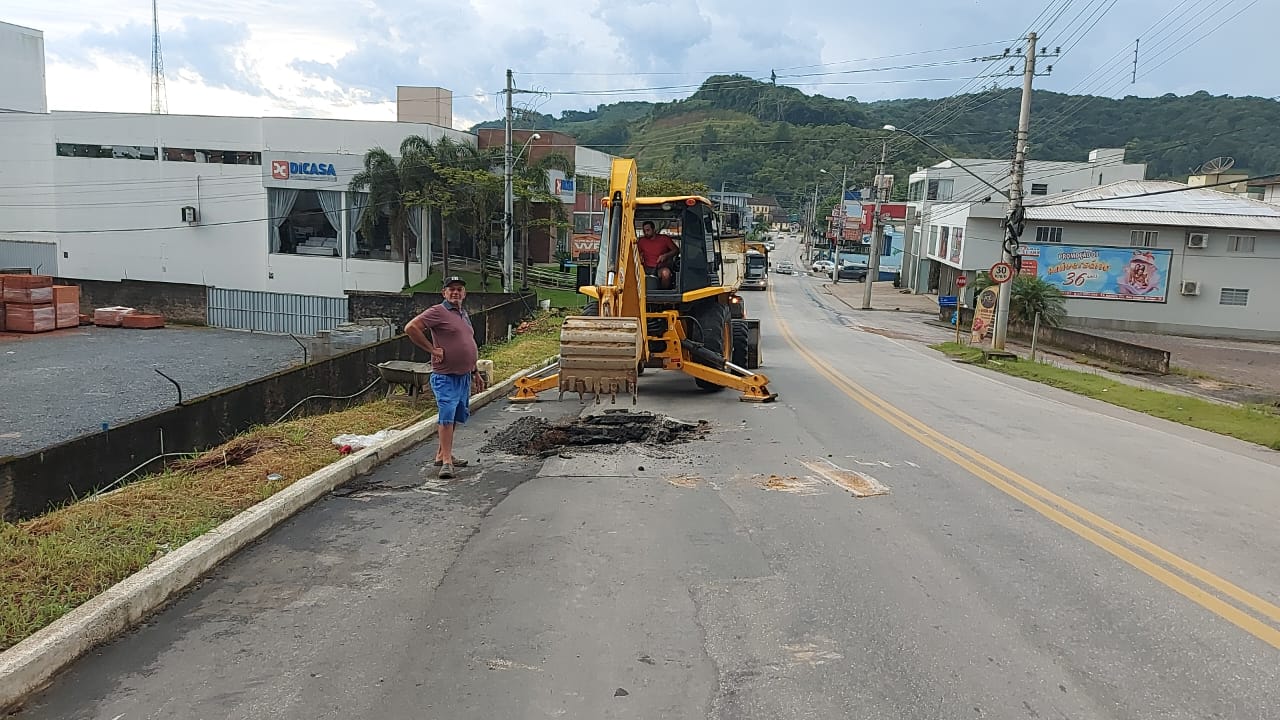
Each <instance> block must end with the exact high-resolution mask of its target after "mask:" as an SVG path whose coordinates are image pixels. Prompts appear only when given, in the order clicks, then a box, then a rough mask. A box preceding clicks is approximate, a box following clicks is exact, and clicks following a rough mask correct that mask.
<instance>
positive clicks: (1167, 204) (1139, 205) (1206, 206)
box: [1026, 180, 1280, 232]
mask: <svg viewBox="0 0 1280 720" xmlns="http://www.w3.org/2000/svg"><path fill="white" fill-rule="evenodd" d="M1189 187H1190V186H1188V185H1184V184H1182V183H1177V182H1169V181H1163V180H1122V181H1120V182H1114V183H1111V184H1110V185H1101V186H1099V187H1094V188H1088V189H1086V190H1079V191H1076V192H1072V193H1065V194H1062V195H1054V196H1049V197H1037V198H1034V199H1030V200H1027V201H1026V211H1027V219H1028V220H1038V221H1045V220H1048V221H1061V222H1080V223H1103V224H1112V225H1174V226H1178V227H1193V228H1200V227H1203V228H1224V229H1230V230H1272V231H1278V232H1280V205H1274V204H1271V203H1265V202H1261V201H1259V200H1253V199H1250V198H1247V197H1243V196H1240V195H1233V194H1231V193H1224V192H1219V191H1217V190H1214V189H1212V188H1191V189H1187V188H1189ZM1170 190H1177V191H1178V192H1168V191H1170ZM1149 193H1164V194H1162V195H1150V194H1149Z"/></svg>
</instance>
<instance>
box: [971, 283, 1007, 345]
mask: <svg viewBox="0 0 1280 720" xmlns="http://www.w3.org/2000/svg"><path fill="white" fill-rule="evenodd" d="M999 288H1000V286H999V285H991V286H990V287H987V288H985V289H984V290H983V291H982V292H980V293H978V298H977V301H976V302H975V305H976V307H974V309H973V334H972V335H970V336H969V344H970V345H981V344H982V343H984V342H986V340H987V339H988V338H990V337H991V336H992V335H993V334H994V333H995V327H996V301H997V300H998V298H999V292H1000V290H999Z"/></svg>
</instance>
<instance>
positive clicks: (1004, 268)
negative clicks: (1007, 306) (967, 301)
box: [987, 262, 1013, 285]
mask: <svg viewBox="0 0 1280 720" xmlns="http://www.w3.org/2000/svg"><path fill="white" fill-rule="evenodd" d="M987 276H988V277H990V278H991V282H993V283H996V284H997V285H999V284H1000V283H1007V282H1009V281H1010V280H1011V279H1013V266H1012V265H1010V264H1009V263H1007V262H998V263H996V264H995V265H992V266H991V270H989V271H988V272H987Z"/></svg>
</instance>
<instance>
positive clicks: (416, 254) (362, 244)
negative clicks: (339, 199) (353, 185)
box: [335, 193, 434, 262]
mask: <svg viewBox="0 0 1280 720" xmlns="http://www.w3.org/2000/svg"><path fill="white" fill-rule="evenodd" d="M335 194H336V193H335ZM347 197H348V199H349V201H350V206H349V208H348V217H347V254H348V257H351V258H354V259H356V260H394V261H396V262H403V261H404V255H403V254H402V248H401V244H402V243H401V241H400V240H398V239H397V238H395V237H394V236H393V235H392V233H391V217H390V213H389V208H386V207H380V208H371V207H369V206H368V203H369V194H368V193H347ZM426 219H427V214H426V213H424V212H423V210H422V208H421V207H415V208H411V209H410V211H409V214H408V221H409V222H408V227H407V228H405V233H404V234H405V237H404V240H403V244H404V245H408V246H409V262H418V258H420V257H421V256H422V240H421V238H422V236H423V235H424V234H426V233H428V232H432V230H431V229H430V228H429V227H428V226H427V225H426V224H424V220H426ZM433 224H434V223H433Z"/></svg>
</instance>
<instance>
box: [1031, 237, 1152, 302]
mask: <svg viewBox="0 0 1280 720" xmlns="http://www.w3.org/2000/svg"><path fill="white" fill-rule="evenodd" d="M1022 248H1023V251H1022V273H1023V274H1024V275H1035V276H1036V277H1038V278H1040V279H1042V280H1045V281H1046V282H1049V283H1051V284H1052V285H1054V286H1055V287H1057V288H1058V289H1059V290H1061V291H1062V294H1063V295H1065V296H1067V297H1072V298H1090V299H1094V300H1128V301H1131V302H1165V301H1166V300H1168V295H1169V265H1170V263H1172V261H1173V251H1172V250H1158V249H1156V248H1146V247H1100V246H1092V245H1059V244H1058V243H1026V244H1024V245H1023V246H1022Z"/></svg>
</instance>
